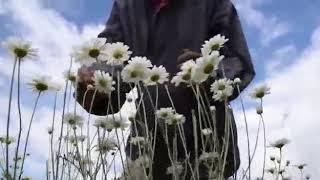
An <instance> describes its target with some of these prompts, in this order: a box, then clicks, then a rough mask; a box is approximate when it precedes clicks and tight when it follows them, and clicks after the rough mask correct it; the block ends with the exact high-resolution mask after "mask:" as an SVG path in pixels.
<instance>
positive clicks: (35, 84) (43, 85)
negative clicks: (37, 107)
mask: <svg viewBox="0 0 320 180" xmlns="http://www.w3.org/2000/svg"><path fill="white" fill-rule="evenodd" d="M50 80H51V77H49V76H39V77H36V78H34V79H32V80H31V82H30V83H27V84H28V85H29V86H30V88H31V89H32V90H33V91H35V92H44V91H48V90H56V88H55V87H54V86H52V84H51V82H50Z"/></svg>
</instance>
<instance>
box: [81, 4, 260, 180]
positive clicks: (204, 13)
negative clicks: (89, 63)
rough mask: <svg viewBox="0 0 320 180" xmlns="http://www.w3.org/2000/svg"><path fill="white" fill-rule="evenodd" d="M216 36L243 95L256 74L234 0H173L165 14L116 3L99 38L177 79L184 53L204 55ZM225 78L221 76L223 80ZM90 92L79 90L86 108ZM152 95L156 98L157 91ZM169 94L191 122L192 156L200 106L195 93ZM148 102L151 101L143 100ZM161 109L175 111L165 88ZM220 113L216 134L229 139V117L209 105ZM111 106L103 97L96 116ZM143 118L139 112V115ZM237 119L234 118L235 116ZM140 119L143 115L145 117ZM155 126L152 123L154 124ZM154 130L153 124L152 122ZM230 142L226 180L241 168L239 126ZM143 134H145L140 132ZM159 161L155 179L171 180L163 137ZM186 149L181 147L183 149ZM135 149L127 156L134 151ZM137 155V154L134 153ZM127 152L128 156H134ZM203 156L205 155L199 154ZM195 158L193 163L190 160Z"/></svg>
mask: <svg viewBox="0 0 320 180" xmlns="http://www.w3.org/2000/svg"><path fill="white" fill-rule="evenodd" d="M216 34H222V35H225V36H226V37H227V38H228V39H229V41H228V42H227V43H226V45H225V47H224V48H223V49H222V54H223V55H225V57H226V58H225V59H224V60H223V61H222V64H223V66H224V69H225V75H226V77H227V78H230V79H234V78H236V77H239V78H240V79H241V80H242V83H241V88H240V89H241V91H242V90H243V89H244V88H245V87H247V85H248V84H249V83H250V82H251V80H252V79H253V77H254V75H255V72H254V68H253V65H252V62H251V57H250V54H249V51H248V47H247V44H246V40H245V37H244V35H243V32H242V28H241V25H240V22H239V18H238V15H237V11H236V9H235V8H234V6H233V4H232V3H231V2H230V1H229V0H171V1H170V4H169V6H168V7H165V8H163V9H162V10H161V11H160V12H159V13H158V14H155V13H154V11H153V6H152V4H151V0H115V2H114V5H113V8H112V12H111V15H110V17H109V19H108V21H107V23H106V27H105V29H104V31H103V32H101V34H99V37H106V38H107V39H108V41H109V42H117V41H120V42H124V43H125V44H127V45H128V46H130V49H131V50H132V51H133V53H134V54H133V55H135V56H147V57H148V58H149V59H150V60H151V61H152V63H153V64H154V65H164V66H165V67H166V69H167V70H168V71H169V73H171V74H172V75H173V74H175V73H176V72H177V71H178V68H177V57H178V56H179V55H181V53H182V49H190V50H192V51H195V52H200V48H201V45H202V44H203V43H204V41H205V40H208V39H210V38H211V37H213V36H214V35H216ZM94 68H95V69H105V68H107V67H102V65H97V64H96V65H94ZM219 75H220V76H222V75H221V74H219ZM127 87H128V86H125V85H123V87H122V88H121V98H120V99H121V102H120V103H121V104H122V103H123V102H124V101H125V93H126V92H128V90H129V88H127ZM208 87H209V86H204V87H202V88H203V90H204V91H209V88H208ZM85 89H86V87H82V86H81V84H80V85H79V90H78V100H79V102H82V97H81V96H82V95H83V92H84V91H85ZM149 91H150V92H151V95H152V96H153V97H154V95H155V93H154V92H155V91H154V89H153V88H150V89H149ZM170 93H171V95H172V99H173V101H174V102H175V108H176V110H177V112H178V113H181V114H184V115H185V116H186V119H187V121H186V123H185V124H184V128H185V132H186V139H187V146H188V150H189V151H190V152H191V154H193V152H194V148H193V147H194V145H193V140H194V137H193V131H192V128H193V126H192V120H191V110H192V109H196V100H195V98H194V96H193V93H192V91H191V90H190V88H186V87H183V86H182V87H178V88H173V87H172V88H171V87H170ZM90 94H91V95H92V93H89V94H88V95H87V98H86V99H87V103H86V104H87V105H86V106H85V107H84V108H85V109H87V110H88V109H89V107H90V105H89V104H90V102H91V99H90V98H89V97H90ZM116 96H117V95H116V93H114V96H112V99H111V101H112V105H113V106H114V110H117V109H118V108H117V107H118V100H117V98H116ZM237 96H238V93H237V92H235V93H234V95H233V96H232V97H231V98H230V100H233V99H235V98H236V97H237ZM144 97H147V96H144ZM144 102H145V107H146V111H147V114H146V116H147V119H154V112H153V110H152V109H153V108H152V104H151V103H150V101H149V99H148V98H146V99H145V101H144ZM158 103H159V107H169V106H171V104H170V101H169V99H168V97H167V95H166V92H165V90H164V88H160V91H159V102H158ZM210 103H211V105H216V108H217V114H216V116H217V131H218V135H219V137H220V138H221V139H222V137H223V136H224V124H225V123H224V119H225V117H224V115H225V109H224V105H223V104H219V103H217V102H213V101H212V102H210ZM106 106H107V100H106V96H104V95H101V94H98V97H97V98H95V101H94V106H93V109H92V113H93V114H96V115H105V114H107V112H106ZM139 112H140V113H143V112H142V111H138V117H137V118H139V114H140V113H139ZM231 114H232V113H231ZM140 115H141V114H140ZM150 121H151V120H150ZM148 123H149V124H148V125H149V126H150V127H153V126H152V125H153V122H148ZM232 124H233V126H232V127H233V128H232V130H233V131H232V132H233V133H232V134H233V136H230V142H232V141H233V142H235V143H234V144H235V145H234V146H231V147H230V148H229V149H230V152H229V155H228V157H227V162H228V163H227V167H226V176H230V175H232V174H233V173H234V172H235V170H236V169H238V167H239V164H240V158H239V150H238V146H237V131H236V125H235V123H234V120H232ZM141 131H142V130H141ZM157 139H158V140H157V147H156V158H155V161H154V167H155V168H154V179H159V180H160V179H168V178H169V177H168V176H166V175H165V174H166V173H165V171H166V168H167V167H168V166H170V163H169V159H168V156H167V154H166V153H167V150H166V147H165V144H164V141H163V139H162V138H161V136H159V138H157ZM180 148H181V147H180ZM129 149H130V148H128V149H127V150H128V151H129ZM133 149H134V148H133ZM128 151H127V153H129V152H128ZM199 152H201V150H199ZM191 158H192V157H191Z"/></svg>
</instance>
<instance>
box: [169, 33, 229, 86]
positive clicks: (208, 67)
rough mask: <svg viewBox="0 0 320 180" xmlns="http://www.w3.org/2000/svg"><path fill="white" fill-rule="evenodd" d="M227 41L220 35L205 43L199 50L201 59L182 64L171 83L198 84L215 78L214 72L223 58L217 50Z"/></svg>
mask: <svg viewBox="0 0 320 180" xmlns="http://www.w3.org/2000/svg"><path fill="white" fill-rule="evenodd" d="M227 41H228V39H225V37H224V36H221V35H217V36H214V37H213V38H211V39H210V40H209V41H205V44H204V45H203V48H202V49H201V52H202V57H199V58H197V59H196V60H193V59H191V60H189V61H186V62H184V63H183V64H182V66H181V68H180V70H181V71H180V72H178V73H177V74H176V76H174V77H173V78H172V80H171V82H172V83H174V84H175V85H176V86H178V85H179V84H181V83H195V84H200V83H203V82H205V81H206V80H207V79H208V78H209V77H210V76H213V77H216V70H217V69H218V66H219V63H220V61H221V60H222V59H223V58H224V56H222V55H220V52H219V50H220V48H221V47H223V45H224V44H225V43H226V42H227Z"/></svg>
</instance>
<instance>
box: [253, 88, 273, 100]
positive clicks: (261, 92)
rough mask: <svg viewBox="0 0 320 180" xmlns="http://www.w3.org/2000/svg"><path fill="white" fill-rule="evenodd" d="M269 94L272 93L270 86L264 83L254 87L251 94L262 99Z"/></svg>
mask: <svg viewBox="0 0 320 180" xmlns="http://www.w3.org/2000/svg"><path fill="white" fill-rule="evenodd" d="M267 94H270V88H269V87H268V86H266V85H262V86H258V87H256V88H254V90H253V91H252V92H251V93H250V94H249V95H250V96H251V97H252V98H254V99H262V98H263V97H264V96H265V95H267Z"/></svg>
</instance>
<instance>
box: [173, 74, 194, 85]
mask: <svg viewBox="0 0 320 180" xmlns="http://www.w3.org/2000/svg"><path fill="white" fill-rule="evenodd" d="M190 80H191V73H185V72H182V71H181V72H178V73H177V75H175V76H174V77H173V78H172V79H171V83H173V84H174V85H175V86H179V85H180V84H181V83H187V82H188V81H190Z"/></svg>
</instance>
